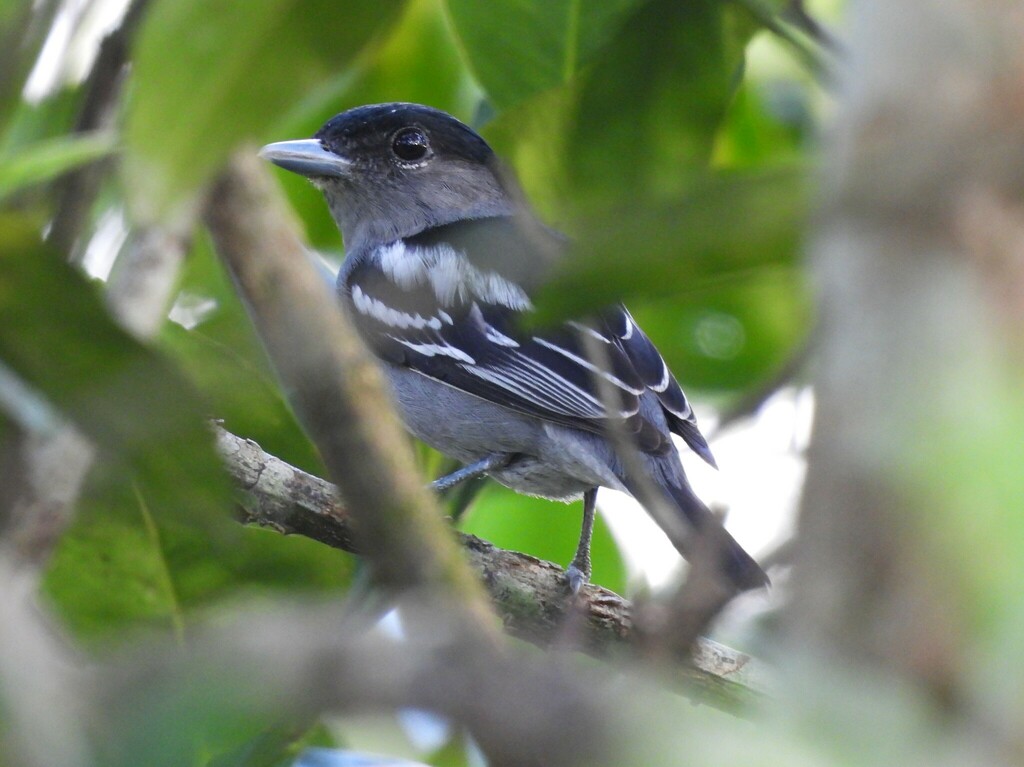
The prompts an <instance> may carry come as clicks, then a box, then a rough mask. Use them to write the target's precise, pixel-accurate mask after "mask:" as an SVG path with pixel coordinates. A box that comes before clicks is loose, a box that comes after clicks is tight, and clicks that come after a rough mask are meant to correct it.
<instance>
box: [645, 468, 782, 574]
mask: <svg viewBox="0 0 1024 767" xmlns="http://www.w3.org/2000/svg"><path fill="white" fill-rule="evenodd" d="M679 479H681V480H682V481H681V482H666V483H665V484H664V485H662V487H663V489H665V490H666V491H667V493H668V496H669V498H670V499H671V500H672V502H673V505H675V506H677V507H678V508H679V510H680V511H681V512H682V514H683V517H684V518H685V520H686V523H687V524H686V525H685V527H686V528H688V530H687V531H686V532H682V531H681V528H682V527H684V526H681V525H678V524H666V523H665V522H667V521H662V520H658V519H657V518H656V519H655V521H656V522H658V524H659V526H660V527H661V528H662V529H663V530H664V531H665V533H666V534H667V535H668V537H669V539H670V540H671V541H672V544H673V545H674V546H675V547H676V549H678V550H679V553H680V554H682V555H683V556H684V557H685V558H686V559H691V558H692V556H694V555H696V553H697V552H696V551H695V549H696V547H697V546H715V547H717V548H718V549H719V552H718V556H719V557H720V567H721V572H722V573H723V575H724V576H725V577H726V578H727V579H728V580H729V582H730V583H732V584H733V585H734V586H735V587H736V588H737V589H738V590H739V591H749V590H751V589H758V588H762V587H764V586H767V585H769V583H770V581H769V579H768V576H767V574H765V571H764V570H763V569H762V568H761V566H760V565H759V564H758V563H757V562H756V561H755V560H754V558H753V557H752V556H750V554H748V553H747V552H746V551H745V550H744V548H743V547H742V546H740V544H739V543H738V542H737V541H736V539H735V538H733V537H732V536H731V535H730V534H729V532H728V531H727V530H726V529H725V528H724V527H723V526H722V523H721V521H720V520H719V519H718V518H717V517H716V516H715V515H714V514H713V513H712V511H711V510H710V509H709V508H708V507H707V506H705V505H704V503H703V501H701V500H700V499H699V498H698V497H697V496H696V494H695V493H694V492H693V490H692V489H691V488H690V486H689V484H688V483H687V482H686V479H685V477H680V478H679ZM634 485H635V483H634V482H629V481H627V482H626V486H627V488H629V490H630V492H632V493H633V495H634V496H636V497H637V498H642V497H643V493H642V492H637V491H640V490H642V489H641V488H634Z"/></svg>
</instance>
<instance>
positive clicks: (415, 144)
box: [260, 103, 515, 249]
mask: <svg viewBox="0 0 1024 767" xmlns="http://www.w3.org/2000/svg"><path fill="white" fill-rule="evenodd" d="M260 154H261V156H262V157H264V158H266V159H268V160H270V161H271V162H273V163H275V164H276V165H279V166H280V167H282V168H285V169H286V170H290V171H292V172H294V173H298V174H300V175H302V176H306V177H307V178H309V179H310V181H312V182H313V183H314V184H315V185H316V186H317V187H319V188H320V189H321V190H322V191H323V193H324V195H325V197H326V198H327V202H328V205H329V206H330V209H331V213H332V214H333V216H334V219H335V221H337V223H338V226H339V227H340V228H341V230H342V234H343V235H344V236H345V240H346V247H347V248H350V249H351V248H353V247H358V246H359V245H360V244H363V243H367V242H369V243H373V242H387V241H390V240H394V239H397V238H399V237H407V236H410V235H413V234H416V233H418V232H420V231H423V230H424V229H428V228H430V227H433V226H438V225H442V224H446V223H450V222H452V221H457V220H462V219H470V218H483V217H486V216H494V215H507V214H509V213H511V212H513V211H514V208H515V205H514V203H513V198H514V196H515V195H514V193H511V192H510V188H509V182H508V179H507V176H506V174H505V173H504V172H503V170H502V167H501V164H500V163H499V161H498V160H497V158H496V157H495V155H494V152H493V151H492V150H491V148H490V147H489V146H488V145H487V142H485V141H484V140H483V139H482V138H481V137H480V136H478V135H477V134H476V133H475V132H474V131H473V130H472V129H470V128H469V127H467V126H466V125H464V124H463V123H461V122H459V121H458V120H456V119H455V118H454V117H452V116H451V115H449V114H446V113H445V112H442V111H440V110H437V109H433V108H431V107H425V106H421V105H419V104H405V103H395V104H375V105H371V106H363V107H357V108H356V109H350V110H349V111H347V112H342V113H341V114H339V115H337V116H335V117H332V118H331V119H330V120H328V121H327V122H326V123H325V124H324V126H323V127H322V128H320V130H319V131H317V133H316V135H315V136H314V137H313V138H311V139H303V140H299V141H281V142H278V143H275V144H268V145H267V146H265V147H263V149H262V151H261V152H260Z"/></svg>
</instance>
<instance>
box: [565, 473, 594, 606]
mask: <svg viewBox="0 0 1024 767" xmlns="http://www.w3.org/2000/svg"><path fill="white" fill-rule="evenodd" d="M596 504H597V488H596V487H593V488H591V489H590V490H588V491H587V492H585V493H584V494H583V527H582V529H581V530H580V542H579V543H578V544H576V556H574V557H573V558H572V563H571V564H570V565H569V568H568V569H567V570H566V571H565V577H566V580H568V581H569V590H570V591H571V592H572V593H573V594H578V593H579V590H580V589H581V588H583V586H584V585H585V584H587V583H589V582H590V539H591V538H592V537H593V535H594V507H595V506H596Z"/></svg>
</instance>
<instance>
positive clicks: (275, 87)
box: [125, 0, 403, 221]
mask: <svg viewBox="0 0 1024 767" xmlns="http://www.w3.org/2000/svg"><path fill="white" fill-rule="evenodd" d="M402 5H403V4H402V3H401V2H400V0H376V1H375V2H372V3H350V4H347V5H346V6H345V9H344V12H342V11H341V9H340V8H339V6H338V4H337V3H335V2H332V0H304V2H300V1H299V0H250V1H249V2H247V3H245V4H244V7H243V6H241V5H239V4H238V3H234V2H228V0H216V1H214V2H211V1H210V0H163V1H162V2H156V3H154V5H153V7H152V8H151V9H150V11H149V13H148V15H147V17H146V20H145V23H144V26H143V28H142V30H141V31H140V35H139V40H138V44H137V47H136V58H135V62H134V71H133V91H132V99H131V102H130V104H129V106H128V111H127V120H126V124H125V143H126V158H125V175H126V188H128V189H131V190H132V192H133V197H132V201H131V202H132V203H133V212H134V214H135V215H136V216H137V217H139V218H141V220H143V221H147V220H151V219H154V218H162V217H171V218H174V217H175V216H177V215H181V214H182V213H183V212H184V210H183V208H182V207H180V206H181V205H182V204H183V203H185V202H186V201H187V197H188V195H189V193H191V192H193V191H194V190H196V189H197V188H198V187H199V186H201V185H202V184H203V183H204V182H205V181H206V180H207V179H208V178H209V177H210V176H211V174H212V173H213V172H214V171H215V170H216V168H217V167H218V165H219V164H220V163H221V162H222V161H223V159H224V157H225V156H226V154H227V153H228V152H229V151H230V149H231V148H232V147H234V146H236V145H238V144H239V143H241V142H243V141H247V140H253V139H257V138H265V131H266V129H267V127H268V126H270V125H272V124H274V123H275V122H276V121H277V120H278V119H279V116H280V114H281V112H282V111H284V110H285V109H286V108H287V107H288V105H289V104H291V103H293V102H296V101H298V100H299V99H300V98H301V97H302V96H303V95H304V94H305V93H307V92H308V91H309V90H310V89H311V88H312V87H314V86H316V85H317V84H319V83H322V82H325V81H327V80H329V79H331V78H334V77H336V76H337V74H338V72H339V71H342V70H343V69H344V67H346V66H347V65H349V64H350V63H351V62H352V61H353V59H354V58H355V57H356V56H357V55H358V54H359V53H360V52H361V51H362V50H363V49H364V48H365V47H366V46H367V44H368V43H369V42H370V41H372V40H373V39H374V37H375V36H376V35H377V34H378V33H379V32H380V31H381V30H382V29H384V27H385V26H386V24H387V23H388V22H389V21H390V20H391V19H392V18H393V17H394V16H395V15H396V13H397V11H398V10H399V9H400V8H401V7H402Z"/></svg>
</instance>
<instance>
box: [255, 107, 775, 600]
mask: <svg viewBox="0 0 1024 767" xmlns="http://www.w3.org/2000/svg"><path fill="white" fill-rule="evenodd" d="M261 154H262V156H263V157H265V158H266V159H268V160H270V161H272V162H274V163H275V164H277V165H279V166H280V167H282V168H285V169H287V170H290V171H293V172H295V173H298V174H301V175H303V176H306V177H308V178H309V179H310V180H311V181H312V182H313V184H315V185H316V186H317V187H318V188H319V189H320V190H321V191H322V192H323V193H324V195H325V197H326V199H327V204H328V206H329V207H330V210H331V213H332V215H333V216H334V220H335V221H336V222H337V224H338V227H339V228H340V229H341V232H342V235H343V237H344V241H345V251H346V256H345V261H344V264H343V265H342V267H341V271H340V272H339V274H338V281H337V292H338V295H339V297H340V299H341V302H342V304H343V305H344V306H345V308H346V309H347V311H348V313H349V315H350V316H351V317H352V319H353V320H354V322H355V325H356V327H357V329H358V331H359V333H360V335H361V336H362V338H363V340H364V341H365V342H366V344H367V345H368V346H369V347H370V349H371V350H372V351H373V353H374V354H375V355H376V357H377V358H378V359H379V361H380V363H381V366H382V367H383V370H384V373H385V376H386V378H387V381H388V383H389V384H390V387H391V391H392V395H393V398H394V401H395V404H396V406H397V408H398V411H399V414H400V415H401V418H402V420H403V421H404V423H405V425H406V427H407V428H408V429H409V431H411V432H412V433H413V434H414V435H415V436H417V437H418V438H419V439H421V440H423V441H424V442H426V443H427V444H428V445H431V446H432V447H434V448H435V449H437V450H439V451H440V452H442V453H444V454H446V455H448V456H451V457H453V458H455V459H457V460H459V461H461V462H462V463H463V464H465V466H464V468H463V469H460V470H459V471H457V472H455V473H454V474H452V475H449V476H448V477H443V478H441V479H440V480H438V481H437V482H435V486H436V487H450V486H452V485H454V484H455V483H457V482H459V481H462V480H465V479H468V478H470V477H473V476H479V475H481V474H487V475H489V476H490V477H492V478H493V479H495V480H497V481H498V482H500V483H501V484H503V485H506V486H507V487H510V488H512V489H513V490H516V491H518V492H520V493H526V494H529V495H536V496H543V497H545V498H551V499H557V500H562V501H569V500H573V499H576V498H579V497H580V496H581V495H582V496H583V508H584V520H583V529H582V533H581V535H580V541H579V546H578V548H577V551H576V555H575V557H574V559H573V561H572V564H571V565H570V566H569V569H568V572H567V577H568V581H569V585H570V587H571V588H572V590H573V591H576V590H578V589H579V588H580V586H581V585H582V584H583V583H585V582H586V581H587V580H588V579H589V577H590V537H591V531H592V528H593V521H594V502H595V499H596V496H597V488H598V487H610V488H615V489H618V490H625V491H626V492H629V493H632V494H633V495H634V496H637V497H638V498H641V499H647V500H648V503H647V505H648V507H649V508H650V507H651V505H652V504H651V503H650V499H651V498H652V497H654V498H655V499H657V500H659V501H660V504H661V506H665V505H666V502H667V504H668V505H669V507H670V508H671V513H670V514H669V515H667V516H666V515H665V514H664V513H662V514H660V515H656V520H657V521H658V522H659V524H660V525H661V526H662V528H663V529H664V530H665V532H666V533H667V534H668V535H669V538H670V539H671V540H672V542H673V544H674V545H675V546H676V548H678V549H679V550H680V551H681V552H682V553H683V554H684V555H688V554H691V553H692V548H693V546H694V540H695V538H696V537H699V538H700V540H701V541H704V545H714V546H717V547H718V548H719V551H718V552H717V553H716V555H715V556H716V557H717V558H718V559H717V561H718V562H719V563H720V572H721V573H723V574H724V576H725V581H726V582H727V583H728V584H730V585H731V586H732V587H734V588H736V589H738V590H744V589H750V588H757V587H759V586H763V585H765V584H766V583H767V577H766V576H765V574H764V571H763V570H762V569H761V568H760V567H759V566H758V564H757V563H756V562H755V561H754V560H753V558H751V557H750V555H749V554H747V552H745V551H744V550H743V549H742V548H741V547H740V545H739V544H738V543H737V542H736V541H735V540H734V539H733V538H732V537H731V536H730V535H729V534H728V533H726V532H725V531H724V530H723V529H722V528H721V525H720V523H719V521H718V519H717V518H716V517H715V516H714V515H713V514H712V513H711V512H710V511H709V510H708V508H707V507H706V506H705V505H704V504H703V503H702V502H701V501H700V500H699V499H698V498H697V497H696V495H695V494H694V493H693V491H692V490H691V489H690V485H689V483H688V482H687V479H686V475H685V474H684V473H683V468H682V465H681V464H680V462H679V454H678V453H677V451H676V447H675V445H674V444H673V442H672V438H671V435H672V434H673V433H674V434H677V435H679V436H680V437H682V438H683V440H684V441H685V442H686V444H687V445H689V447H690V448H691V449H693V450H694V451H695V452H696V453H697V454H698V455H700V456H701V457H702V458H703V459H704V460H705V461H707V462H708V463H710V464H712V465H714V459H713V458H712V456H711V451H710V450H709V448H708V445H707V442H706V441H705V440H704V437H703V436H702V435H701V433H700V431H699V430H698V428H697V422H696V419H695V418H694V415H693V411H692V410H691V408H690V405H689V403H688V402H687V401H686V397H685V396H684V395H683V392H682V389H680V387H679V384H678V383H677V382H676V379H675V378H674V377H673V376H672V374H671V372H670V371H669V369H668V367H667V366H666V364H665V362H664V360H663V359H662V358H661V355H660V354H659V353H658V351H657V349H655V347H654V345H653V344H652V343H651V341H650V340H649V339H648V338H647V336H645V335H644V333H643V331H642V330H640V328H639V327H637V325H636V323H635V322H634V321H633V318H632V317H631V316H630V315H629V312H628V311H626V309H625V308H624V307H622V306H616V307H611V308H609V309H606V310H605V311H603V312H601V313H600V314H599V315H597V316H595V317H592V318H588V319H587V320H586V321H580V322H567V323H565V324H563V325H561V326H560V327H558V328H555V329H553V330H545V331H539V332H538V331H535V330H528V329H524V327H521V325H522V323H520V322H519V320H520V319H521V318H522V317H523V315H525V314H527V313H529V312H530V311H532V309H533V306H532V303H531V293H532V292H533V290H534V289H535V288H536V287H537V285H538V284H539V281H540V280H541V279H542V278H543V276H544V274H545V272H546V271H547V267H548V266H549V265H550V264H552V263H553V262H555V261H556V260H557V259H559V258H560V257H561V255H562V253H563V252H564V251H565V250H566V249H567V246H568V243H567V241H566V240H565V238H563V237H562V236H561V235H559V234H557V233H556V232H554V231H552V230H550V229H548V228H546V227H545V226H544V225H543V224H541V223H540V222H539V221H538V219H537V218H536V217H535V216H534V215H533V213H532V212H531V211H530V208H529V206H528V205H527V204H526V202H525V201H524V200H523V198H522V196H521V194H520V192H519V191H518V187H517V186H516V184H515V183H514V181H512V179H511V178H510V176H509V174H508V173H507V172H506V171H505V170H504V167H503V166H502V164H501V163H500V161H499V160H498V159H497V158H496V156H495V154H494V152H493V151H492V150H491V148H490V147H489V146H488V145H487V143H486V142H485V141H484V140H483V139H482V138H481V137H480V136H479V135H477V134H476V133H475V132H474V131H473V130H471V129H470V128H468V127H467V126H466V125H463V124H462V123H461V122H459V121H458V120H456V119H455V118H453V117H451V116H450V115H448V114H446V113H444V112H441V111H439V110H436V109H432V108H430V107H425V106H420V105H417V104H404V103H395V104H379V105H373V106H364V107H359V108H356V109H351V110H349V111H347V112H343V113H342V114H339V115H337V116H336V117H334V118H332V119H331V120H329V121H328V122H327V123H326V124H325V125H324V126H323V127H322V128H321V129H320V130H319V131H318V132H317V134H316V135H315V136H314V137H313V138H312V139H308V140H300V141H282V142H278V143H275V144H269V145H268V146H266V147H264V148H263V150H262V152H261ZM629 257H630V258H642V257H643V254H642V253H635V254H629ZM609 404H610V405H611V407H610V408H609ZM609 410H613V411H615V412H609ZM610 427H614V429H615V430H614V431H612V430H611V429H610ZM616 435H624V437H625V438H624V439H622V438H618V439H617V440H616ZM618 443H629V444H631V445H632V447H631V448H630V450H632V455H631V456H622V455H620V451H617V450H616V448H615V447H614V446H613V445H614V444H618ZM652 493H653V494H654V495H652ZM695 531H697V532H700V533H701V534H702V535H700V536H695V535H694V532H695Z"/></svg>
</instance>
